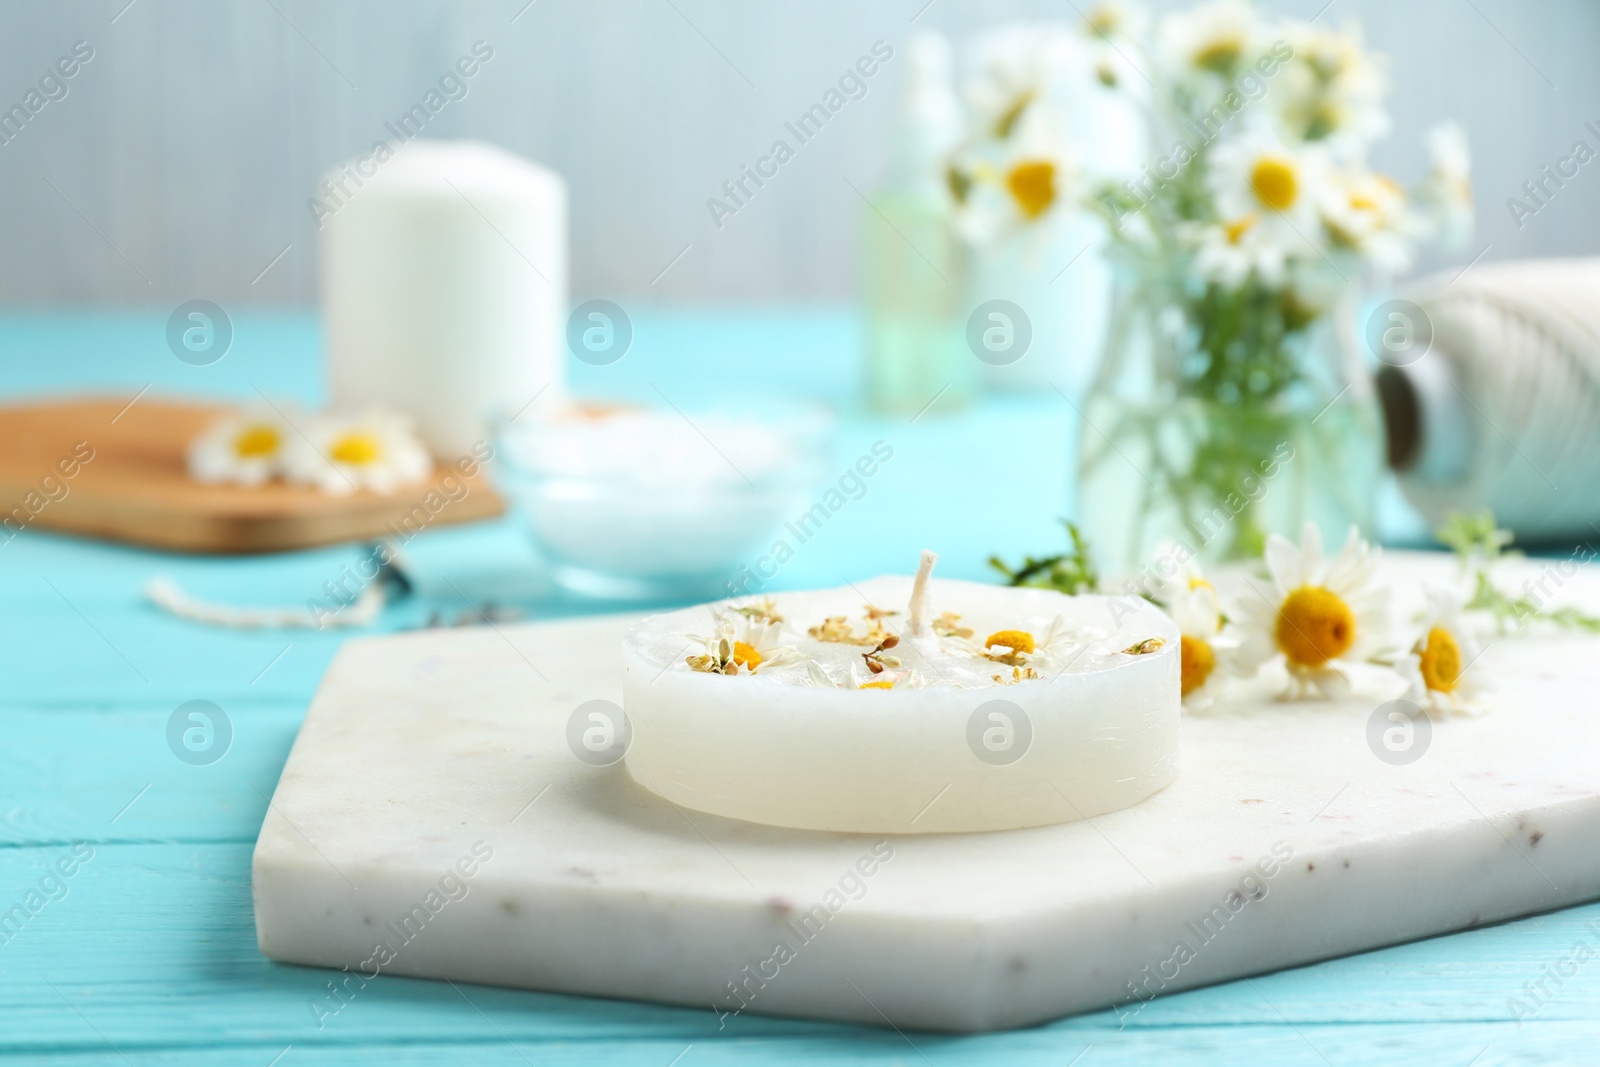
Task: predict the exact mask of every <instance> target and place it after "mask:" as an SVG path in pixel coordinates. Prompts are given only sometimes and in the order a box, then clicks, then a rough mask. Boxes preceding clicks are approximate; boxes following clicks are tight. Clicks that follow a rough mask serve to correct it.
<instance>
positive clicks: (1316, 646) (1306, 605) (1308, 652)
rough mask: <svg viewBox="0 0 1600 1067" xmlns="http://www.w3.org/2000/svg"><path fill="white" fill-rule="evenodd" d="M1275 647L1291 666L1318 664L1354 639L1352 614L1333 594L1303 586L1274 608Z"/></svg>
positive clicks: (1321, 589) (1354, 622)
mask: <svg viewBox="0 0 1600 1067" xmlns="http://www.w3.org/2000/svg"><path fill="white" fill-rule="evenodd" d="M1277 640H1278V648H1279V649H1281V650H1282V651H1283V654H1284V656H1285V657H1286V658H1287V659H1288V660H1289V663H1290V665H1291V666H1296V667H1320V666H1322V665H1323V664H1324V663H1326V662H1328V661H1329V660H1330V659H1334V658H1336V657H1338V656H1342V655H1344V654H1345V653H1346V652H1348V651H1350V646H1351V645H1353V644H1355V641H1356V617H1355V615H1354V614H1353V613H1352V612H1351V611H1350V605H1348V604H1346V603H1345V602H1344V601H1343V600H1342V599H1341V598H1340V597H1339V595H1338V594H1337V593H1334V592H1332V591H1330V590H1327V589H1324V588H1323V587H1322V586H1320V585H1303V586H1301V587H1300V588H1299V589H1296V590H1295V591H1294V592H1292V593H1290V594H1289V595H1288V596H1287V597H1285V598H1284V600H1283V603H1282V604H1281V605H1280V606H1279V607H1278V628H1277Z"/></svg>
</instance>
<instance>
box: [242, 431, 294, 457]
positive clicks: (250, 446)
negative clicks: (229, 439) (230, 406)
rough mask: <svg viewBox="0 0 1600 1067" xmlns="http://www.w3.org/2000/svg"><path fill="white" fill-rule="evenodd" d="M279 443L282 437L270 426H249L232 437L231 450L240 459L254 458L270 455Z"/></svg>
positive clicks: (281, 442)
mask: <svg viewBox="0 0 1600 1067" xmlns="http://www.w3.org/2000/svg"><path fill="white" fill-rule="evenodd" d="M281 444H283V439H282V438H281V437H279V436H278V431H277V430H274V429H273V428H272V427H271V426H250V427H247V428H246V429H245V430H244V432H243V433H241V434H239V436H237V437H235V438H234V439H233V452H234V455H236V456H238V457H239V458H240V459H255V458H257V457H259V456H270V455H272V454H273V453H274V452H276V451H277V450H278V446H279V445H281Z"/></svg>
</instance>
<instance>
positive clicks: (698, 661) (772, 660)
mask: <svg viewBox="0 0 1600 1067" xmlns="http://www.w3.org/2000/svg"><path fill="white" fill-rule="evenodd" d="M711 617H712V623H713V626H712V632H711V634H710V636H708V637H701V636H698V635H695V634H690V635H688V636H689V639H690V640H691V641H693V642H695V643H696V644H698V645H700V646H701V647H702V649H703V651H702V652H701V653H700V654H698V655H694V656H690V657H688V658H687V660H686V662H687V663H688V664H689V666H690V667H691V668H693V669H694V670H697V671H707V672H710V673H715V674H739V673H741V671H742V672H743V673H745V674H756V673H759V672H760V671H762V670H773V669H775V668H778V667H787V666H789V665H791V664H795V663H800V662H802V661H804V660H806V659H807V658H808V657H806V655H805V654H804V653H802V652H800V651H798V650H796V649H794V648H792V647H790V646H789V645H786V644H784V643H783V626H782V624H781V623H779V622H771V621H768V620H767V619H765V618H762V617H760V616H748V615H740V614H739V613H737V612H736V611H726V610H713V612H712V616H711Z"/></svg>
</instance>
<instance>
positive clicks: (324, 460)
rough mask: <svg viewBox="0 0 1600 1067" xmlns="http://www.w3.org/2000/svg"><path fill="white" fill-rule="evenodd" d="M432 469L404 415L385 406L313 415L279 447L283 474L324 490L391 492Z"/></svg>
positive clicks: (429, 459) (423, 448)
mask: <svg viewBox="0 0 1600 1067" xmlns="http://www.w3.org/2000/svg"><path fill="white" fill-rule="evenodd" d="M432 471H433V459H432V457H431V456H429V454H428V450H427V448H426V447H425V446H424V445H423V443H422V441H421V440H420V439H419V438H418V437H417V435H416V434H415V433H414V432H413V431H412V428H411V422H410V420H409V419H407V418H405V417H404V416H401V415H398V414H395V413H392V412H385V411H369V412H366V413H364V414H362V415H359V416H355V417H349V418H340V417H336V416H334V417H326V418H322V419H318V420H316V421H315V422H313V423H311V424H310V425H309V426H307V427H306V428H305V434H304V436H302V435H300V434H295V436H294V438H293V439H292V440H290V441H289V442H288V447H287V448H286V449H285V452H284V474H285V475H286V476H287V477H288V479H289V480H290V481H292V482H298V483H300V484H303V485H312V486H315V487H316V488H318V489H321V490H322V491H323V492H325V493H338V494H343V493H351V492H354V491H356V490H357V489H370V490H372V491H373V492H376V493H383V494H389V493H394V492H396V491H398V490H400V489H401V488H403V487H405V486H407V485H411V484H413V483H416V482H420V481H422V480H423V479H424V478H426V477H427V476H428V475H429V474H430V473H432Z"/></svg>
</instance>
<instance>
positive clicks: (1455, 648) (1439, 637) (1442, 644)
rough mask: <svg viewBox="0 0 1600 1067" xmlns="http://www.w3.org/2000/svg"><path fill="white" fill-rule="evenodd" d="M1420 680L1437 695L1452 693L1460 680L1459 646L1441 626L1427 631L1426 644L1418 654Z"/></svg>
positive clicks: (1452, 636) (1453, 637)
mask: <svg viewBox="0 0 1600 1067" xmlns="http://www.w3.org/2000/svg"><path fill="white" fill-rule="evenodd" d="M1418 658H1419V659H1421V660H1422V680H1423V681H1424V682H1425V683H1427V686H1428V688H1429V689H1432V690H1434V691H1435V692H1439V693H1449V692H1453V691H1454V690H1455V687H1456V683H1457V682H1459V681H1460V680H1461V646H1460V645H1459V644H1457V643H1456V639H1455V636H1454V635H1452V634H1451V633H1450V631H1449V630H1446V629H1445V628H1444V627H1443V626H1435V627H1434V628H1433V629H1431V630H1429V631H1428V643H1427V644H1426V645H1424V646H1423V647H1422V651H1421V653H1420V654H1419V657H1418Z"/></svg>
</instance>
